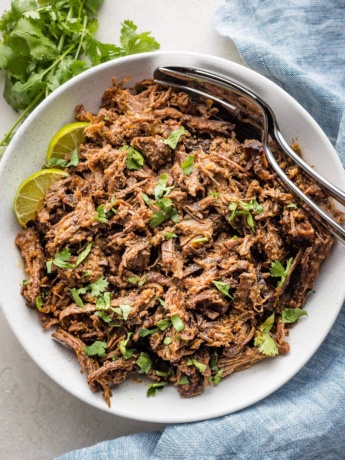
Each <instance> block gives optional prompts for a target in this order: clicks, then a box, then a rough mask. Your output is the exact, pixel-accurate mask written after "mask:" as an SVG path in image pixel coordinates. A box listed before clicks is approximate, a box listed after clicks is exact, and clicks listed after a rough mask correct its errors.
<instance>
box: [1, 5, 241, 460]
mask: <svg viewBox="0 0 345 460" xmlns="http://www.w3.org/2000/svg"><path fill="white" fill-rule="evenodd" d="M220 1H221V0H170V1H169V2H168V1H162V0H145V1H142V0H126V1H123V0H122V1H121V0H104V4H103V6H102V9H101V11H100V14H99V21H100V24H101V27H100V30H99V33H98V37H99V39H100V40H102V41H105V42H108V43H116V42H117V41H118V37H119V29H120V23H121V21H123V20H125V19H131V20H133V21H134V22H135V23H136V24H137V26H138V28H139V30H140V31H146V30H150V31H151V32H152V35H153V36H154V37H155V38H156V39H157V41H158V42H159V43H160V44H161V50H184V51H196V52H202V53H207V54H213V55H216V56H220V57H224V58H227V59H231V60H233V61H235V62H238V63H241V62H242V61H241V58H240V56H239V55H238V53H237V51H236V48H235V47H234V45H233V44H232V43H231V42H230V41H229V40H228V39H225V38H224V37H220V36H219V35H218V34H217V33H216V32H215V31H214V29H213V25H212V14H213V13H214V11H215V9H216V8H217V6H218V5H219V3H220ZM9 7H10V0H2V1H1V3H0V14H2V13H3V11H4V10H6V9H8V8H9ZM0 74H1V72H0ZM0 86H1V91H2V87H3V75H0ZM0 114H1V123H0V138H2V137H3V135H4V133H5V132H6V131H7V130H8V129H9V127H10V126H11V125H12V123H13V121H14V120H15V119H16V116H17V115H16V114H15V113H14V112H13V111H12V110H11V108H10V107H9V106H8V105H7V104H6V102H5V101H4V99H3V98H2V97H0ZM0 350H1V353H0V459H3V460H19V459H25V460H47V459H53V458H55V457H56V456H58V455H60V454H62V453H64V452H67V451H70V450H74V449H78V448H81V447H85V446H89V445H92V444H95V443H97V442H100V441H103V440H106V439H114V438H117V437H120V436H124V435H127V434H130V433H135V432H139V431H152V430H162V429H163V428H164V425H161V424H151V423H144V422H137V421H132V420H128V419H124V418H120V417H116V416H112V415H109V414H107V413H105V412H102V411H99V410H97V409H95V408H93V407H89V406H87V405H86V404H85V403H83V402H81V401H79V400H78V399H76V398H74V397H73V396H71V395H70V394H69V393H67V392H65V391H64V390H63V389H61V388H60V387H59V386H58V385H57V384H55V383H54V382H53V381H52V380H51V379H50V378H49V377H47V376H46V375H45V374H44V373H43V372H42V371H41V370H40V369H39V368H38V367H37V366H36V364H35V363H34V362H33V361H32V360H31V358H30V357H29V356H28V355H27V353H26V351H25V350H23V349H22V347H21V345H20V344H19V342H18V341H17V339H16V338H15V336H14V335H13V333H12V331H11V329H10V328H9V326H8V324H7V322H6V320H5V318H4V316H3V313H2V312H1V310H0Z"/></svg>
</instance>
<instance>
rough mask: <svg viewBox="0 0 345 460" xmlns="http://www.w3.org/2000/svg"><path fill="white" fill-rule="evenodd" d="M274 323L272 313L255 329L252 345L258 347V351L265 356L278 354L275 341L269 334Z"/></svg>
mask: <svg viewBox="0 0 345 460" xmlns="http://www.w3.org/2000/svg"><path fill="white" fill-rule="evenodd" d="M273 324H274V313H273V314H272V315H271V316H270V317H269V318H267V319H266V321H265V322H264V323H263V324H261V326H260V327H259V330H258V331H256V334H255V339H254V346H255V347H258V349H259V351H260V352H261V353H262V354H264V355H267V356H275V355H278V354H279V351H278V347H277V345H276V343H275V341H274V340H273V339H272V337H271V336H270V334H269V332H270V330H271V328H272V326H273Z"/></svg>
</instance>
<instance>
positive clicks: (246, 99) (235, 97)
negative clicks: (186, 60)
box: [154, 66, 345, 244]
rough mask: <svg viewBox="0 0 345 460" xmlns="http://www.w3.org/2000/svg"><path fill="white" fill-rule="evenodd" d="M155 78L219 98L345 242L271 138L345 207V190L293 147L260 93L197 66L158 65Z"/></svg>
mask: <svg viewBox="0 0 345 460" xmlns="http://www.w3.org/2000/svg"><path fill="white" fill-rule="evenodd" d="M154 81H155V82H156V83H158V84H160V85H162V86H167V87H169V86H171V87H173V88H176V89H178V90H181V91H186V92H189V93H191V94H193V95H196V96H202V97H204V98H207V99H211V100H213V101H215V102H216V103H217V106H218V108H221V109H222V110H223V111H224V112H225V113H224V115H225V117H226V118H227V119H228V120H230V121H234V122H236V123H237V126H239V127H240V129H241V130H242V132H243V135H244V136H246V135H247V136H248V135H249V133H250V135H251V136H253V134H254V135H256V137H257V138H259V139H260V140H261V141H262V143H263V146H264V149H265V154H266V157H267V160H268V162H269V163H270V165H271V166H272V168H273V169H274V171H275V172H276V173H277V175H278V176H279V178H280V179H281V181H282V182H283V183H284V184H285V185H286V186H287V187H288V188H289V189H290V190H291V191H292V192H293V193H294V194H295V195H296V196H297V197H298V198H299V201H300V203H301V205H303V207H304V208H306V209H307V211H308V212H310V213H311V214H312V215H313V216H314V218H316V219H317V220H318V221H319V222H320V223H321V224H322V225H323V226H324V227H326V229H327V230H328V231H329V232H330V233H332V234H333V235H334V236H335V237H336V238H337V239H338V240H339V241H341V242H342V243H343V244H345V229H344V228H343V227H342V226H341V225H340V224H339V223H338V222H336V221H335V220H334V219H333V218H332V217H331V216H329V215H328V214H327V213H326V212H325V211H324V210H323V209H321V208H320V207H319V206H318V205H317V204H316V203H314V202H313V201H312V200H311V199H310V198H309V197H308V196H307V195H305V193H303V192H302V190H300V188H299V187H297V186H296V185H295V184H294V183H293V182H292V181H291V180H290V179H289V177H288V176H287V175H286V174H285V172H284V171H283V170H282V169H281V168H280V166H279V165H278V163H277V161H276V159H275V157H274V155H273V153H272V151H271V149H270V146H269V138H271V139H272V140H273V141H275V142H276V143H277V144H278V145H279V146H280V147H281V148H282V150H283V152H285V153H286V154H287V155H288V156H289V157H290V158H291V159H292V160H293V161H294V162H295V163H296V164H297V165H298V166H299V167H300V168H301V169H303V171H304V172H305V173H306V174H307V175H308V176H309V177H311V178H312V179H313V180H314V181H315V182H316V183H317V184H318V185H319V186H320V187H321V188H322V189H323V190H324V191H326V192H328V194H329V195H330V196H332V197H333V198H334V199H335V200H337V201H338V202H339V203H341V204H342V205H343V206H345V192H343V191H342V190H340V189H339V188H338V187H336V186H335V185H334V184H332V183H331V182H329V181H328V180H327V179H325V178H324V177H322V176H321V175H320V174H318V173H317V172H316V171H315V170H314V169H313V168H311V167H310V166H309V165H307V164H306V163H305V162H304V161H303V160H302V159H301V158H300V157H299V156H298V155H297V154H296V153H295V152H294V151H293V150H292V149H291V148H290V146H289V145H288V143H287V142H286V141H285V139H284V137H283V135H282V134H281V132H280V130H279V126H278V123H277V120H276V117H275V115H274V112H273V110H272V109H271V107H270V106H269V105H268V104H267V103H266V102H265V101H264V100H262V99H261V97H260V96H259V95H258V94H256V93H255V92H254V91H253V90H251V89H249V88H248V87H246V86H244V85H243V84H241V83H239V82H238V81H236V80H233V79H232V78H230V77H227V76H225V75H222V74H219V73H216V72H211V71H209V70H204V69H199V68H195V67H183V66H179V67H173V66H171V67H170V66H169V67H158V68H157V69H156V70H155V71H154ZM221 115H222V113H220V116H221Z"/></svg>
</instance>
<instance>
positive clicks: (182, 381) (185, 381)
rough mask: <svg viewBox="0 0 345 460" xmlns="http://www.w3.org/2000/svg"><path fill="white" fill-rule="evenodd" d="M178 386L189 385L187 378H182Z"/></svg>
mask: <svg viewBox="0 0 345 460" xmlns="http://www.w3.org/2000/svg"><path fill="white" fill-rule="evenodd" d="M177 385H189V380H188V378H187V377H186V376H184V377H182V378H181V380H180V381H179V382H178V384H177Z"/></svg>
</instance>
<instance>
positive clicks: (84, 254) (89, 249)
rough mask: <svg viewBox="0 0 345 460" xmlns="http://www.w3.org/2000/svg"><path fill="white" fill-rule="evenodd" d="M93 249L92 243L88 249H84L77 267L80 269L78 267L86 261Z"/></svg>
mask: <svg viewBox="0 0 345 460" xmlns="http://www.w3.org/2000/svg"><path fill="white" fill-rule="evenodd" d="M91 248H92V243H90V244H88V245H87V246H86V248H85V249H84V251H82V252H81V253H80V254H79V256H78V259H77V262H76V264H75V266H76V267H78V265H80V264H81V263H82V262H83V261H84V260H85V259H86V257H87V256H88V255H89V254H90V251H91Z"/></svg>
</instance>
